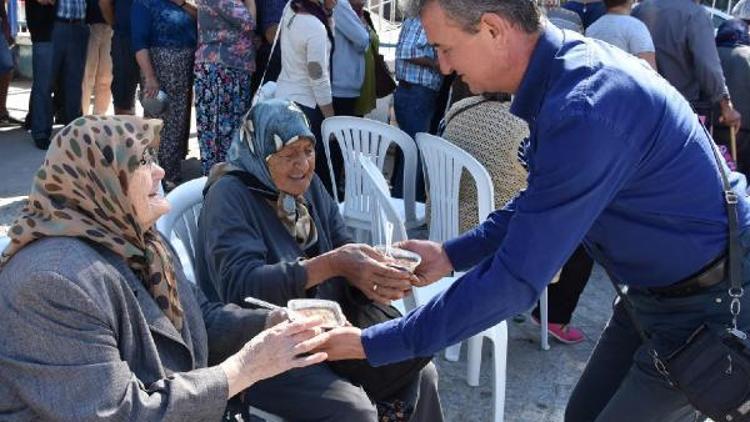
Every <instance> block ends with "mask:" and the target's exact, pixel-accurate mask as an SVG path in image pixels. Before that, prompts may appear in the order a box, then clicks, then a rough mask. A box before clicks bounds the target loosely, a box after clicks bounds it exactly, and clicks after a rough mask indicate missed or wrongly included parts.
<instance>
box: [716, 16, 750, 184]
mask: <svg viewBox="0 0 750 422" xmlns="http://www.w3.org/2000/svg"><path fill="white" fill-rule="evenodd" d="M716 47H717V49H718V51H719V59H720V60H721V68H722V70H723V71H724V78H725V79H726V82H727V89H729V95H731V96H732V98H733V99H734V103H735V104H736V105H737V111H738V112H740V114H742V115H743V116H747V117H748V118H745V119H742V123H741V124H740V128H739V130H737V131H736V145H737V170H738V171H739V172H741V173H742V174H744V175H745V176H746V177H747V176H749V175H750V34H748V24H747V23H745V21H743V20H741V19H730V20H727V21H724V23H722V24H721V26H720V27H719V30H718V31H717V33H716ZM729 130H730V129H729V128H728V127H726V126H724V125H715V126H714V139H715V140H716V142H717V143H719V144H722V145H729V144H730V136H729Z"/></svg>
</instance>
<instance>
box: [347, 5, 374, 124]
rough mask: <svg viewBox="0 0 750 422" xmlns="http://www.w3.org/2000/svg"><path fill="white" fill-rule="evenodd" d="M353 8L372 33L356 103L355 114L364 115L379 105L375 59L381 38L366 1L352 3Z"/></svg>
mask: <svg viewBox="0 0 750 422" xmlns="http://www.w3.org/2000/svg"><path fill="white" fill-rule="evenodd" d="M352 9H354V11H355V12H356V13H357V16H359V18H360V19H361V20H362V23H363V24H364V25H365V29H367V32H368V33H369V34H370V45H369V46H368V47H367V51H365V77H364V80H363V81H362V88H360V90H359V98H357V102H356V103H355V105H354V112H355V113H356V114H355V115H357V116H364V115H366V114H367V113H369V112H371V111H372V110H374V109H375V107H377V100H378V93H377V82H376V78H377V76H376V74H375V73H376V70H375V60H376V59H377V56H378V52H379V51H380V38H379V37H378V33H377V31H375V25H373V23H372V19H371V18H370V12H368V11H367V10H365V8H364V2H362V1H358V2H354V3H352Z"/></svg>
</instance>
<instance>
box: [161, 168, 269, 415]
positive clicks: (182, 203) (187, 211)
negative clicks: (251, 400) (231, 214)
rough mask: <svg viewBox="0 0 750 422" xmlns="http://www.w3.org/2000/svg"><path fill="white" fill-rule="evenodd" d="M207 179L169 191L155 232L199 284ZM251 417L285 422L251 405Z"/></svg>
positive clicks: (197, 180) (189, 277) (186, 183)
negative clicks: (197, 252)
mask: <svg viewBox="0 0 750 422" xmlns="http://www.w3.org/2000/svg"><path fill="white" fill-rule="evenodd" d="M206 180H207V178H206V177H201V178H198V179H193V180H190V181H188V182H185V183H183V184H181V185H179V186H177V187H176V188H175V189H174V190H173V191H172V192H169V194H168V195H167V201H168V202H169V204H170V205H171V206H172V208H171V209H170V210H169V213H167V214H165V215H163V216H161V217H160V218H159V219H158V220H157V221H156V229H157V230H158V231H159V232H160V233H161V234H162V235H163V236H164V237H165V238H167V239H168V240H169V243H170V244H171V245H172V247H174V249H175V251H177V257H178V258H179V260H180V263H181V264H182V268H183V271H184V272H185V276H186V277H187V279H188V280H189V281H191V282H193V283H195V282H196V280H195V271H194V270H193V264H194V262H195V236H196V234H197V233H198V218H199V217H200V215H201V208H202V207H203V188H204V187H205V185H206ZM250 414H251V415H255V416H257V417H259V418H261V419H263V420H265V421H266V422H284V420H283V419H281V418H280V417H278V416H276V415H273V414H271V413H268V412H265V411H263V410H261V409H258V408H256V407H252V406H250Z"/></svg>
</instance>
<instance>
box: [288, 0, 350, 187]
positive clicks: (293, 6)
mask: <svg viewBox="0 0 750 422" xmlns="http://www.w3.org/2000/svg"><path fill="white" fill-rule="evenodd" d="M335 7H336V0H323V1H318V0H292V1H291V2H290V6H289V7H287V8H286V9H285V10H284V15H283V17H282V18H281V24H280V31H281V34H280V35H279V42H278V44H279V45H277V46H276V47H277V48H278V47H279V46H280V47H281V73H280V74H279V78H278V81H277V88H276V98H279V99H284V100H290V101H294V102H295V103H297V105H299V107H300V108H301V109H302V112H303V113H305V116H307V119H308V120H309V122H310V129H311V130H312V132H313V134H314V135H315V139H316V140H318V141H319V142H316V143H315V152H316V154H317V155H318V157H321V159H318V160H315V173H317V175H318V177H320V180H321V181H322V182H323V185H324V186H325V187H326V190H328V193H330V194H333V181H332V180H331V172H330V170H329V169H328V161H327V160H326V159H325V156H326V155H325V150H324V148H323V142H326V141H327V140H323V139H321V135H320V125H321V124H322V123H323V119H325V118H327V117H331V116H333V115H334V111H333V94H332V91H331V52H332V50H333V43H334V36H333V24H332V22H331V14H332V13H333V9H334V8H335ZM331 164H332V165H333V172H334V175H335V176H334V177H338V176H337V175H340V174H341V173H342V171H343V167H344V162H343V158H341V157H337V156H336V155H332V156H331Z"/></svg>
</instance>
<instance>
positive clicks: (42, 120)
mask: <svg viewBox="0 0 750 422" xmlns="http://www.w3.org/2000/svg"><path fill="white" fill-rule="evenodd" d="M51 40H52V41H51V43H50V44H51V45H52V61H51V63H52V66H50V67H48V68H46V69H44V68H42V69H40V70H41V71H45V70H46V71H47V72H49V75H48V77H49V78H50V82H49V84H47V86H45V87H44V88H45V90H44V91H43V92H42V95H43V98H42V99H41V100H40V103H41V102H43V103H44V104H43V105H42V104H40V107H39V108H36V107H35V108H34V112H33V114H32V126H31V132H32V136H34V138H35V139H41V138H45V137H46V138H49V136H50V135H51V134H52V81H53V80H54V79H53V78H56V77H57V76H58V75H62V81H63V84H64V85H63V92H64V93H65V102H64V104H63V115H64V118H65V121H66V122H71V121H73V120H74V119H75V118H77V117H79V116H81V91H82V88H81V84H82V83H83V74H84V72H85V70H86V51H87V48H88V42H89V27H88V25H84V24H82V23H66V22H59V21H56V22H55V24H54V26H53V27H52V36H51ZM33 54H34V53H33V52H32V56H33ZM34 59H35V57H33V58H32V60H34ZM34 68H35V71H34V73H35V74H34V76H35V77H36V68H37V65H36V63H35V64H34Z"/></svg>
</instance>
